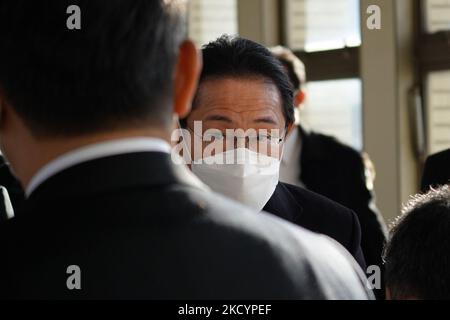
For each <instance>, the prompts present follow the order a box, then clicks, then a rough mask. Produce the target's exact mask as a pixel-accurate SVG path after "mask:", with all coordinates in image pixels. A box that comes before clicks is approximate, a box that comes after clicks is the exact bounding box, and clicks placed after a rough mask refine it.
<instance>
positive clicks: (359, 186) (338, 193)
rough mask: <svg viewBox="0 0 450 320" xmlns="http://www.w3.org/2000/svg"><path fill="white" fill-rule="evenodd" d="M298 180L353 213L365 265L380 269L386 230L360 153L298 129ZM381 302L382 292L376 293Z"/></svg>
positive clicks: (337, 142) (322, 136)
mask: <svg viewBox="0 0 450 320" xmlns="http://www.w3.org/2000/svg"><path fill="white" fill-rule="evenodd" d="M300 137H301V141H302V151H301V156H300V168H301V169H300V170H301V173H300V174H301V176H300V180H301V181H302V182H303V183H304V184H305V186H306V187H307V188H308V189H309V190H312V191H314V192H317V193H319V194H321V195H324V196H325V197H327V198H330V199H331V200H334V201H336V202H337V203H340V204H341V205H343V206H345V207H347V208H349V209H352V210H353V211H354V212H355V213H356V215H357V216H358V219H359V223H360V225H361V248H362V251H363V254H364V258H365V261H366V264H367V265H368V266H370V265H377V266H379V267H380V268H381V269H383V262H382V258H381V255H382V251H383V248H384V244H385V242H386V237H387V228H386V225H385V223H384V220H383V218H382V216H381V214H380V213H379V212H378V210H377V208H376V206H375V196H374V193H373V190H372V189H371V188H369V187H368V183H367V182H368V181H367V176H366V170H368V168H367V166H366V164H365V162H364V159H363V157H362V155H361V153H360V152H358V151H356V150H354V149H353V148H351V147H349V146H347V145H344V144H342V143H340V142H339V141H337V140H336V139H334V138H333V137H330V136H327V135H323V134H320V133H315V132H311V131H306V130H304V129H303V128H301V127H300ZM370 183H371V182H369V184H370ZM376 293H377V296H378V297H379V298H382V297H383V295H384V289H383V288H382V289H381V290H378V291H377V292H376Z"/></svg>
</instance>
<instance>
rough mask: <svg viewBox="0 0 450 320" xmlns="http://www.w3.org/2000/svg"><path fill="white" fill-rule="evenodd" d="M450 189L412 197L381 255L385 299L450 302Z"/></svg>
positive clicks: (446, 188)
mask: <svg viewBox="0 0 450 320" xmlns="http://www.w3.org/2000/svg"><path fill="white" fill-rule="evenodd" d="M449 253H450V186H448V185H446V186H443V187H440V188H439V189H432V190H430V191H429V192H428V193H426V194H419V195H416V196H414V197H413V198H412V199H411V200H410V201H409V202H408V204H407V205H406V206H405V207H404V209H403V212H402V215H401V216H400V217H399V218H398V219H397V220H396V222H395V224H394V226H393V228H392V230H391V233H390V239H389V241H388V243H387V245H386V248H385V252H384V260H385V265H386V274H385V281H386V290H387V292H386V294H387V298H388V299H450V273H449V270H450V254H449Z"/></svg>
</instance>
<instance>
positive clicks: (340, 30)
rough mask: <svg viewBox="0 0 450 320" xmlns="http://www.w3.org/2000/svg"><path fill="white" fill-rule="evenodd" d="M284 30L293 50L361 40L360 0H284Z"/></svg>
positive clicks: (337, 46) (356, 42) (352, 43)
mask: <svg viewBox="0 0 450 320" xmlns="http://www.w3.org/2000/svg"><path fill="white" fill-rule="evenodd" d="M284 7H285V33H286V39H287V45H288V46H289V47H290V48H291V49H293V50H306V51H319V50H328V49H338V48H343V47H345V46H359V45H360V44H361V31H360V18H359V0H332V1H330V0H285V6H284Z"/></svg>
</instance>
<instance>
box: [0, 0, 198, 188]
mask: <svg viewBox="0 0 450 320" xmlns="http://www.w3.org/2000/svg"><path fill="white" fill-rule="evenodd" d="M73 4H75V5H78V6H79V7H80V9H81V29H80V30H76V29H75V30H69V29H68V28H67V26H66V20H67V19H68V17H69V14H67V13H66V10H67V8H68V7H69V6H70V5H73ZM184 6H185V4H184V1H181V0H156V1H148V0H135V1H129V0H109V1H101V0H70V1H68V0H67V1H66V0H58V1H27V0H14V1H3V0H0V39H1V42H2V50H0V107H1V120H0V137H1V149H2V151H3V152H4V153H5V155H6V156H7V158H8V160H9V161H10V163H11V165H12V167H13V169H14V171H15V173H16V174H17V176H18V177H19V178H20V180H22V184H26V183H27V182H28V181H29V179H30V178H31V176H32V175H33V173H35V172H36V171H37V169H39V167H42V166H43V165H44V164H45V163H46V162H48V161H50V160H52V159H53V158H55V157H57V156H58V155H60V154H62V153H65V152H67V151H69V150H71V149H75V148H77V147H80V146H83V145H86V144H90V143H94V142H99V141H105V140H110V139H117V138H123V137H132V136H156V137H160V138H163V139H165V140H168V141H169V140H170V139H169V138H170V132H171V130H172V128H173V123H174V118H176V117H177V116H179V117H183V116H185V115H186V113H187V112H188V111H189V108H190V103H191V100H192V98H193V95H194V93H195V88H196V82H197V78H198V74H199V69H200V57H199V56H198V54H197V51H196V49H195V46H194V45H193V44H192V43H191V42H189V41H186V40H185V36H186V34H185V32H186V31H185V17H184V16H185V12H184V11H185V8H184Z"/></svg>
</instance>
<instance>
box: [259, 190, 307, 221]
mask: <svg viewBox="0 0 450 320" xmlns="http://www.w3.org/2000/svg"><path fill="white" fill-rule="evenodd" d="M263 210H264V211H266V212H269V213H272V214H274V215H276V216H277V217H280V218H283V219H285V220H287V221H290V222H296V221H298V219H299V217H300V215H301V213H302V211H303V208H302V206H301V205H300V203H299V202H298V200H297V199H295V197H293V195H292V194H291V192H290V191H289V189H288V188H287V187H286V185H285V184H284V183H278V185H277V187H276V189H275V192H274V193H273V195H272V197H271V198H270V199H269V202H267V204H266V205H265V206H264V208H263Z"/></svg>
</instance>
